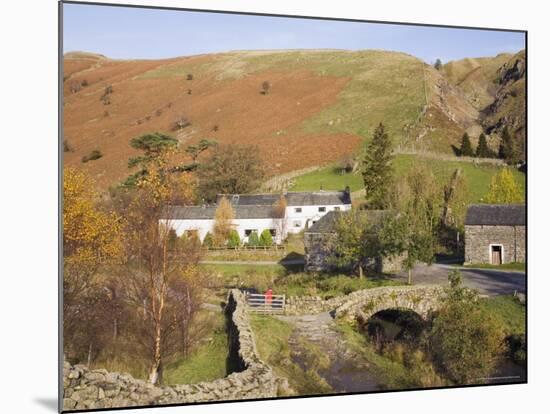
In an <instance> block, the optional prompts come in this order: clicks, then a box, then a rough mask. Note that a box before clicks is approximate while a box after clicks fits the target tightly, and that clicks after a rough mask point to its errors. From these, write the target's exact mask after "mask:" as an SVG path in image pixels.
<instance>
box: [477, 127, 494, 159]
mask: <svg viewBox="0 0 550 414" xmlns="http://www.w3.org/2000/svg"><path fill="white" fill-rule="evenodd" d="M492 156H493V151H491V150H490V149H489V146H488V145H487V137H486V136H485V134H484V133H481V134H480V135H479V140H478V142H477V149H476V157H479V158H491V157H492Z"/></svg>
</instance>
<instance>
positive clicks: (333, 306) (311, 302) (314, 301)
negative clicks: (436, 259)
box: [285, 285, 445, 320]
mask: <svg viewBox="0 0 550 414" xmlns="http://www.w3.org/2000/svg"><path fill="white" fill-rule="evenodd" d="M444 296H445V289H444V288H442V287H441V286H437V285H415V286H388V287H379V288H371V289H363V290H358V291H356V292H352V293H350V294H349V295H346V296H337V297H335V298H331V299H327V300H323V299H321V298H320V297H316V296H302V297H291V298H288V303H287V305H286V309H285V313H287V314H289V315H305V314H319V313H323V312H331V313H333V316H335V317H337V318H346V319H356V318H357V317H361V318H362V319H364V320H368V319H369V318H370V317H371V316H372V315H374V314H375V313H377V312H380V311H383V310H386V309H395V308H401V309H409V310H412V311H414V312H416V313H417V314H418V315H420V316H421V317H422V318H424V319H425V318H427V317H428V316H429V315H430V314H431V313H432V312H434V311H436V310H437V309H439V307H440V306H441V300H442V299H443V297H444Z"/></svg>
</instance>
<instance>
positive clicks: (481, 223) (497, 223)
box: [464, 204, 526, 265]
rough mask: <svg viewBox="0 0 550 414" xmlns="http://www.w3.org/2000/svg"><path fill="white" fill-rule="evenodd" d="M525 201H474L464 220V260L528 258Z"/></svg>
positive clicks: (485, 261) (500, 261) (490, 261)
mask: <svg viewBox="0 0 550 414" xmlns="http://www.w3.org/2000/svg"><path fill="white" fill-rule="evenodd" d="M525 226H526V210H525V204H474V205H471V206H469V207H468V211H467V213H466V220H465V222H464V232H465V235H464V243H465V246H464V263H465V264H492V265H501V264H505V263H514V262H525V244H526V232H525Z"/></svg>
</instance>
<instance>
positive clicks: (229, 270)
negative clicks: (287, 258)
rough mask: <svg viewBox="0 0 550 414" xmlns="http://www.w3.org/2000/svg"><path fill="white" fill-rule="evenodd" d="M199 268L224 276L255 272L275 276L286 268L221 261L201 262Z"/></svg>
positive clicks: (282, 272) (277, 265)
mask: <svg viewBox="0 0 550 414" xmlns="http://www.w3.org/2000/svg"><path fill="white" fill-rule="evenodd" d="M200 266H201V268H203V269H205V270H208V271H211V272H214V273H217V274H219V275H221V276H224V277H234V276H241V275H243V274H246V273H251V272H253V273H257V274H269V275H275V276H282V275H283V274H285V272H286V270H285V268H284V267H283V266H282V265H279V264H273V265H272V264H269V265H255V264H237V263H235V264H233V263H223V264H201V265H200Z"/></svg>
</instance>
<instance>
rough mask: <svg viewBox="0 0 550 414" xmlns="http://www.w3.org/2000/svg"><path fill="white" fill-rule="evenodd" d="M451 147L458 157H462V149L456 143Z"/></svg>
mask: <svg viewBox="0 0 550 414" xmlns="http://www.w3.org/2000/svg"><path fill="white" fill-rule="evenodd" d="M451 148H452V150H453V152H454V154H455V155H456V156H457V157H461V156H462V151H460V148H459V147H457V146H456V145H451Z"/></svg>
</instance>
